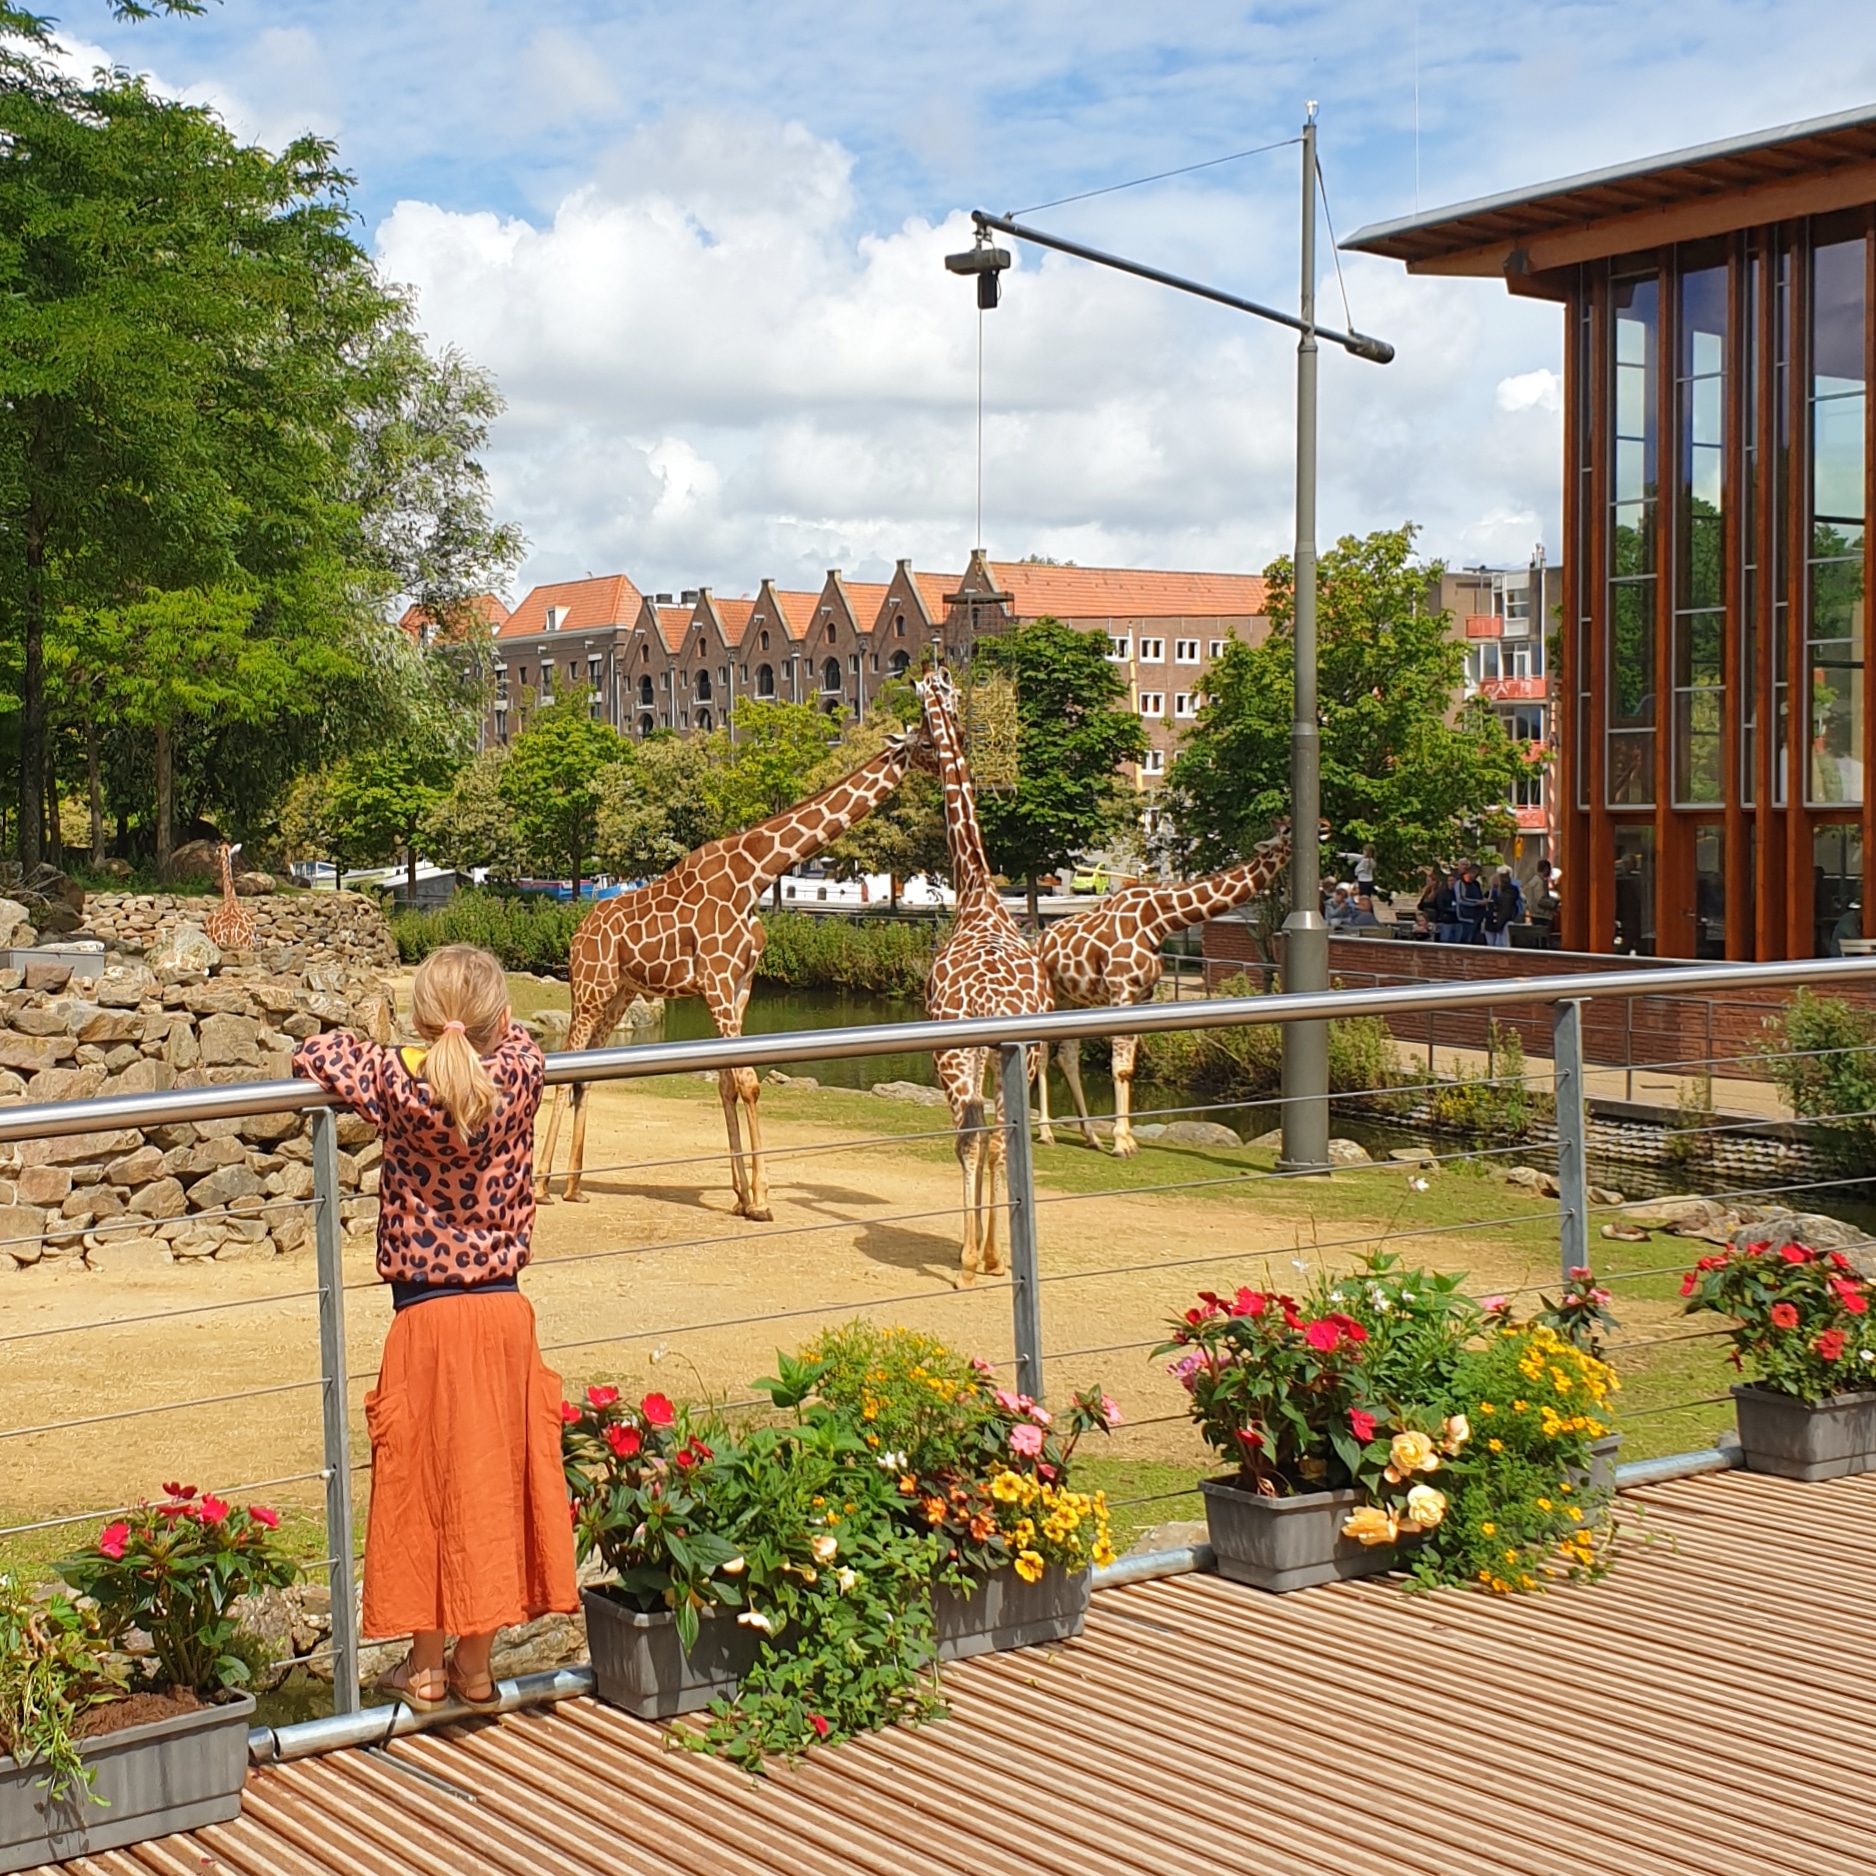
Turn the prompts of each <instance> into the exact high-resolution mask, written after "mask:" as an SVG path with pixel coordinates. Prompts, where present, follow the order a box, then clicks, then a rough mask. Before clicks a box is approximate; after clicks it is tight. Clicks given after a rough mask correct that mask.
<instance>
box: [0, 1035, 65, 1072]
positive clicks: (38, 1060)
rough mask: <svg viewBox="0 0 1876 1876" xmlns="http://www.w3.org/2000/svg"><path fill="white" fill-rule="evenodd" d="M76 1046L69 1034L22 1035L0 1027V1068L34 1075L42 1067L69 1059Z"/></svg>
mask: <svg viewBox="0 0 1876 1876" xmlns="http://www.w3.org/2000/svg"><path fill="white" fill-rule="evenodd" d="M61 1027H63V1025H61ZM77 1046H78V1045H77V1044H76V1043H75V1042H73V1041H72V1039H71V1037H69V1036H22V1035H18V1034H16V1033H15V1032H14V1031H13V1030H10V1029H0V1068H12V1069H17V1070H18V1071H19V1072H20V1073H21V1074H22V1075H36V1074H38V1073H39V1071H40V1070H41V1069H42V1068H55V1067H57V1066H58V1064H59V1063H60V1062H67V1061H70V1060H71V1057H72V1051H73V1050H74V1049H75V1048H76V1047H77Z"/></svg>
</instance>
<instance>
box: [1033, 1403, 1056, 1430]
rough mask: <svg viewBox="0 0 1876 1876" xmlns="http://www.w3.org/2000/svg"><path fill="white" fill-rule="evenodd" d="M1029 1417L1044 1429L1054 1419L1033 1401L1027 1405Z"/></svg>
mask: <svg viewBox="0 0 1876 1876" xmlns="http://www.w3.org/2000/svg"><path fill="white" fill-rule="evenodd" d="M1029 1417H1030V1419H1032V1420H1033V1421H1034V1422H1035V1423H1036V1425H1037V1426H1039V1427H1046V1426H1048V1425H1050V1424H1051V1423H1052V1422H1053V1421H1054V1419H1055V1416H1054V1414H1052V1413H1050V1411H1049V1410H1048V1408H1046V1407H1041V1406H1038V1405H1037V1404H1036V1402H1034V1401H1031V1402H1030V1403H1029Z"/></svg>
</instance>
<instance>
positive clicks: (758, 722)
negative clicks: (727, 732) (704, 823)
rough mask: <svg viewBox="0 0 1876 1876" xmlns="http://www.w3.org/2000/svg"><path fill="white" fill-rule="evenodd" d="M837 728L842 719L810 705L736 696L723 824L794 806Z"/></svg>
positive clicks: (751, 821)
mask: <svg viewBox="0 0 1876 1876" xmlns="http://www.w3.org/2000/svg"><path fill="white" fill-rule="evenodd" d="M839 730H840V723H839V721H838V719H836V718H834V717H830V716H828V715H826V714H824V713H823V712H822V711H819V710H817V709H815V708H814V706H813V705H812V704H803V703H779V702H776V703H770V702H764V701H763V700H762V699H760V698H754V697H744V698H740V699H738V701H737V705H736V741H735V743H734V744H733V745H732V746H731V747H730V748H729V750H728V761H727V764H726V768H725V773H724V776H723V779H722V782H721V784H720V788H721V793H720V796H719V801H720V804H721V809H722V814H723V819H724V824H725V826H726V827H729V828H743V827H753V826H754V825H755V823H756V822H758V821H766V820H767V819H768V818H769V816H770V815H772V814H780V813H781V811H782V810H783V809H784V808H791V807H793V806H794V804H795V803H796V802H797V801H799V800H800V799H801V797H802V796H803V795H804V794H806V793H807V792H808V786H807V784H808V777H809V775H810V774H812V773H813V771H814V770H815V769H816V768H817V767H818V766H819V765H820V763H821V762H822V760H823V759H824V758H825V757H826V755H827V751H828V748H829V746H830V745H831V744H832V742H833V740H834V738H835V737H836V736H837V735H838V734H839Z"/></svg>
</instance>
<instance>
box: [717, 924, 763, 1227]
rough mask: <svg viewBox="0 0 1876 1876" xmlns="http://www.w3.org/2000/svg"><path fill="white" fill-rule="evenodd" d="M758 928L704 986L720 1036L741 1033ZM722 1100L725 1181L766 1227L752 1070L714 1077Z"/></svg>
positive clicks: (739, 1207)
mask: <svg viewBox="0 0 1876 1876" xmlns="http://www.w3.org/2000/svg"><path fill="white" fill-rule="evenodd" d="M762 944H763V936H762V933H761V928H760V926H758V927H757V928H756V931H755V932H754V933H752V934H751V938H750V942H749V944H748V946H747V947H746V949H745V952H744V955H743V957H742V959H741V962H740V965H739V968H738V970H737V972H736V973H734V974H732V973H731V972H728V971H718V972H716V973H713V974H712V976H711V977H709V978H708V979H707V980H706V981H705V984H704V991H703V995H704V1002H705V1004H706V1006H707V1007H708V1009H709V1011H710V1014H711V1016H712V1018H713V1019H714V1020H715V1022H716V1026H717V1034H718V1035H720V1036H740V1035H741V1034H742V1033H743V1012H744V1010H745V1009H747V1008H748V1005H749V989H750V985H751V984H752V983H753V981H754V979H755V969H756V960H757V959H758V958H759V957H760V956H761V955H762ZM717 1089H718V1092H719V1093H720V1094H721V1095H722V1097H723V1119H724V1124H725V1126H726V1127H727V1129H728V1132H729V1137H730V1179H731V1183H732V1184H733V1185H734V1186H735V1188H736V1211H737V1214H738V1216H740V1217H743V1218H749V1219H753V1220H755V1222H756V1223H758V1224H766V1223H767V1222H768V1221H769V1220H770V1219H771V1218H773V1217H774V1215H775V1214H774V1213H773V1212H772V1211H771V1210H770V1209H769V1200H768V1182H767V1180H766V1179H765V1178H764V1176H763V1171H762V1116H761V1109H760V1102H761V1099H762V1084H761V1082H760V1081H759V1080H758V1079H757V1076H756V1071H755V1070H754V1069H753V1068H730V1069H724V1070H723V1071H722V1072H721V1073H720V1074H719V1075H718V1078H717ZM745 1127H746V1129H747V1137H748V1145H747V1147H746V1148H745V1146H744V1144H743V1140H744V1132H745Z"/></svg>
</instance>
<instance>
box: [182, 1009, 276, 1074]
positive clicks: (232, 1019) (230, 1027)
mask: <svg viewBox="0 0 1876 1876" xmlns="http://www.w3.org/2000/svg"><path fill="white" fill-rule="evenodd" d="M259 1034H260V1025H259V1024H258V1023H257V1022H256V1021H255V1020H254V1018H253V1017H251V1016H228V1015H221V1016H205V1017H204V1018H203V1019H202V1025H201V1028H200V1029H198V1030H197V1032H196V1042H197V1044H198V1045H199V1047H200V1048H201V1051H202V1066H203V1067H204V1068H234V1067H248V1068H258V1067H259V1066H260V1059H261V1051H260V1042H259Z"/></svg>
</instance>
